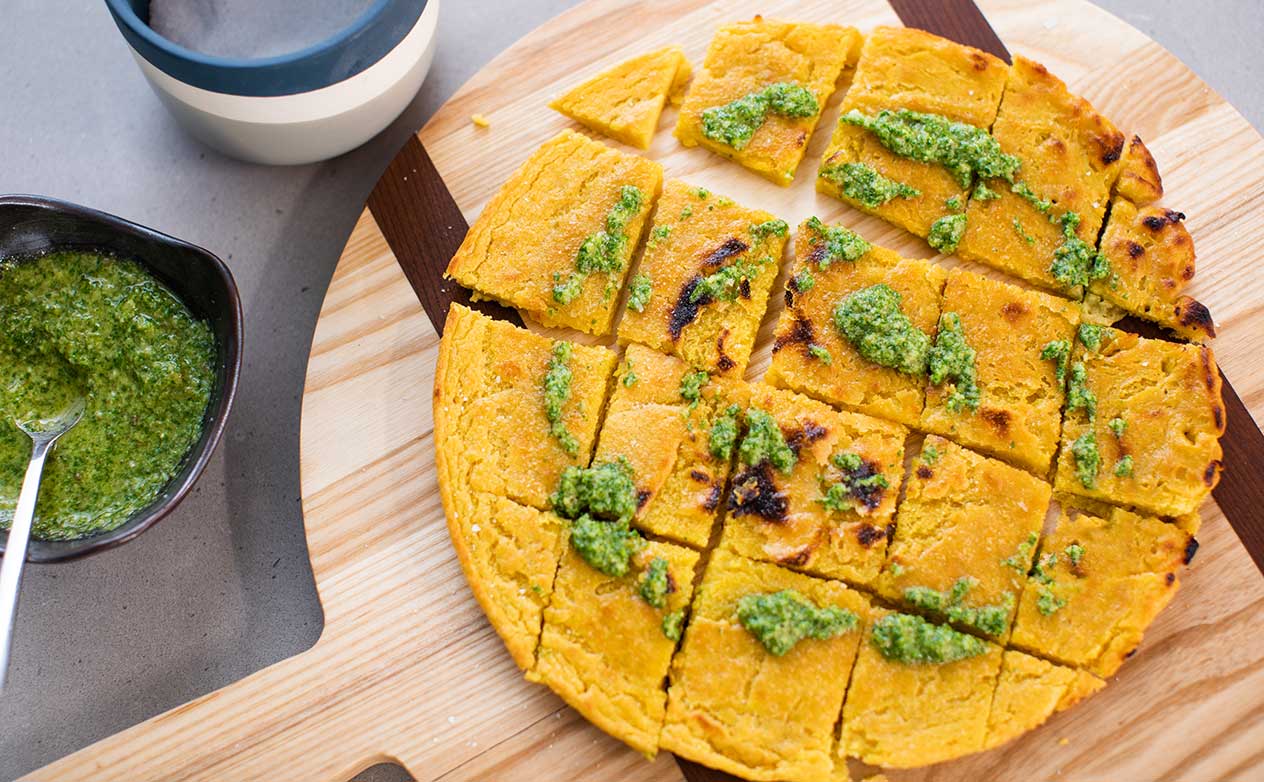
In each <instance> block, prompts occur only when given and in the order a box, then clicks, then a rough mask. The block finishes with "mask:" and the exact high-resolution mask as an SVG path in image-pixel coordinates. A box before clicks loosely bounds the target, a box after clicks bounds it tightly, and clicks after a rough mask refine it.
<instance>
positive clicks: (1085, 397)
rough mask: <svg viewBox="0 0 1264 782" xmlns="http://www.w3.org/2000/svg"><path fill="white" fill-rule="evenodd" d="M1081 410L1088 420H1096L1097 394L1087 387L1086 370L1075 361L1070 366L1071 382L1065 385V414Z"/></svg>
mask: <svg viewBox="0 0 1264 782" xmlns="http://www.w3.org/2000/svg"><path fill="white" fill-rule="evenodd" d="M1075 410H1083V411H1084V415H1086V416H1088V420H1090V421H1095V420H1097V394H1094V393H1093V389H1091V388H1089V387H1088V370H1087V369H1085V368H1084V364H1082V363H1081V362H1079V361H1077V362H1075V363H1074V364H1072V365H1071V380H1070V382H1069V383H1067V412H1068V413H1070V412H1072V411H1075Z"/></svg>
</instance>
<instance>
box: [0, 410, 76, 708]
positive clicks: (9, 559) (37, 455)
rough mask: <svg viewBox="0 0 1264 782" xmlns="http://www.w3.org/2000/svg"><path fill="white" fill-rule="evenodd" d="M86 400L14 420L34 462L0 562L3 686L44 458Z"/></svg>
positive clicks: (0, 674) (0, 670)
mask: <svg viewBox="0 0 1264 782" xmlns="http://www.w3.org/2000/svg"><path fill="white" fill-rule="evenodd" d="M83 409H84V399H83V397H80V398H78V399H76V400H75V401H74V402H72V403H71V404H70V406H69V407H68V408H66V410H65V411H64V412H62V413H61V414H60V415H58V416H56V417H55V418H44V419H40V420H36V421H15V422H14V423H16V424H17V427H18V428H19V429H21V430H22V431H23V432H26V434H27V436H28V437H30V438H31V443H32V448H31V461H30V462H29V463H28V464H27V466H26V477H25V478H24V479H23V480H22V491H21V493H20V494H18V506H17V509H16V510H15V511H14V513H13V524H12V525H10V527H9V539H8V541H6V543H5V546H4V561H3V563H0V689H4V682H5V679H6V677H7V675H8V672H9V647H10V645H11V643H12V640H13V619H14V617H15V616H16V615H17V611H18V587H19V586H20V584H21V583H22V566H23V565H24V564H26V544H27V543H28V542H29V541H30V539H31V525H32V524H33V523H34V521H35V499H36V497H38V496H39V486H40V478H41V476H43V474H44V459H46V458H47V457H48V452H49V451H51V450H52V448H53V443H55V442H57V438H59V437H61V436H62V435H63V434H65V433H66V432H69V431H70V430H71V429H73V428H74V426H75V424H77V423H79V419H80V418H82V417H83Z"/></svg>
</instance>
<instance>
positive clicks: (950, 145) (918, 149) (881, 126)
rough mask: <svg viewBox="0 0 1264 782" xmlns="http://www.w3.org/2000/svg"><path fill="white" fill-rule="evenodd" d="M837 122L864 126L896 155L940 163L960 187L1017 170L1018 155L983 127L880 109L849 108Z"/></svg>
mask: <svg viewBox="0 0 1264 782" xmlns="http://www.w3.org/2000/svg"><path fill="white" fill-rule="evenodd" d="M840 121H842V122H845V123H847V124H848V125H856V126H858V127H862V128H865V129H866V130H868V131H869V132H871V133H873V134H874V136H875V137H877V139H878V141H880V142H881V143H882V145H883V146H884V147H886V148H887V149H889V150H891V151H892V152H894V153H895V154H897V155H899V156H900V157H905V158H909V159H910V160H917V161H919V162H922V163H937V164H939V165H941V166H943V167H944V168H946V169H948V171H949V172H951V173H952V175H953V176H954V177H955V178H956V180H957V183H958V184H960V185H961V187H962V188H967V187H969V186H970V182H971V180H972V179H973V178H974V177H975V176H979V177H984V178H988V179H994V178H998V177H999V178H1001V179H1005V180H1013V178H1014V176H1015V175H1016V174H1017V173H1018V167H1019V160H1018V158H1016V157H1014V156H1013V155H1007V154H1005V153H1004V152H1002V151H1001V145H1000V143H998V142H997V140H996V139H994V138H992V136H991V135H990V134H989V133H988V132H987V131H986V130H984V129H982V128H976V127H975V126H974V125H967V124H966V123H964V122H953V121H952V120H950V119H948V118H947V117H943V116H940V115H938V114H923V113H920V112H916V111H909V110H907V109H901V110H899V111H888V110H886V109H883V110H882V111H879V112H878V113H877V114H876V115H873V116H866V115H864V114H862V113H861V112H860V111H858V110H856V109H852V110H851V111H849V112H847V113H846V114H844V115H843V116H842V117H841V120H840Z"/></svg>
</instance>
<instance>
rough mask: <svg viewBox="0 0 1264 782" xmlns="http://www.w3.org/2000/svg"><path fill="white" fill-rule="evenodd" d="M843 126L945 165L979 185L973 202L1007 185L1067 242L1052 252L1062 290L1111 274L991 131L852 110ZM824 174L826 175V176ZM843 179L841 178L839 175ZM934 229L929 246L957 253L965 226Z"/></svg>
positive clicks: (938, 119) (1073, 220)
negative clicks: (1022, 176)
mask: <svg viewBox="0 0 1264 782" xmlns="http://www.w3.org/2000/svg"><path fill="white" fill-rule="evenodd" d="M839 121H840V122H844V123H847V124H849V125H856V126H858V127H862V128H865V129H866V130H868V131H870V132H871V133H873V134H874V136H875V137H876V138H877V139H878V141H879V142H880V143H881V144H882V145H883V146H885V147H886V148H887V149H889V150H891V151H892V152H894V153H895V154H897V155H899V156H901V157H905V158H909V159H910V160H917V161H920V162H923V163H936V164H939V165H941V166H944V167H945V168H946V169H948V171H949V172H950V173H951V174H952V175H953V176H954V177H955V178H956V180H957V183H958V184H960V185H961V187H962V188H967V187H970V184H971V182H972V181H975V180H977V184H976V185H975V188H974V197H975V198H977V199H979V200H980V201H990V200H993V199H996V198H998V197H999V194H998V193H997V192H996V191H994V190H992V189H991V188H989V187H988V186H987V185H986V184H985V183H984V182H983V180H984V179H1002V180H1004V181H1006V182H1008V183H1009V185H1010V190H1011V191H1012V192H1013V193H1015V194H1016V195H1018V196H1019V197H1020V198H1022V199H1024V200H1025V201H1027V202H1028V203H1029V204H1031V206H1032V208H1034V209H1035V210H1036V211H1038V212H1040V213H1041V214H1043V215H1045V216H1046V217H1048V218H1049V220H1050V221H1051V222H1053V223H1054V224H1059V223H1060V224H1061V226H1062V234H1063V241H1062V244H1061V245H1060V246H1059V247H1058V248H1057V249H1056V250H1054V255H1053V262H1052V263H1051V265H1050V267H1049V272H1050V274H1052V275H1053V277H1054V278H1055V279H1056V280H1058V282H1060V283H1061V284H1062V285H1063V286H1065V287H1067V288H1074V287H1077V286H1086V285H1088V284H1089V283H1090V282H1092V281H1093V280H1098V279H1101V278H1103V277H1106V276H1107V275H1109V274H1110V264H1109V262H1108V261H1107V260H1106V257H1105V256H1104V255H1102V254H1101V253H1099V252H1097V250H1096V249H1095V248H1094V247H1093V246H1092V245H1090V244H1088V243H1087V242H1085V241H1084V240H1082V239H1080V238H1079V236H1078V235H1077V234H1076V229H1077V228H1078V227H1079V225H1080V216H1079V215H1078V214H1076V213H1075V212H1064V213H1063V214H1062V215H1061V216H1059V217H1057V218H1054V217H1053V215H1052V210H1053V203H1052V202H1050V201H1048V200H1046V199H1043V198H1040V197H1039V196H1038V195H1037V194H1036V193H1035V192H1034V191H1033V190H1032V189H1031V187H1029V186H1028V185H1027V184H1026V183H1025V182H1020V181H1018V179H1017V177H1018V170H1019V168H1020V167H1021V161H1020V160H1019V159H1018V158H1017V157H1016V156H1014V155H1010V154H1007V153H1005V152H1002V151H1001V145H1000V143H998V142H997V141H996V139H995V138H993V137H992V136H991V135H990V134H989V133H988V131H986V130H984V129H982V128H977V127H975V126H973V125H968V124H965V123H961V122H954V121H952V120H950V119H948V118H947V117H943V116H941V115H938V114H922V113H919V112H914V111H908V110H906V109H901V110H900V111H888V110H885V109H884V110H882V111H879V112H878V113H877V114H875V115H873V116H867V115H865V114H863V113H861V112H860V111H858V110H855V109H853V110H852V111H849V112H847V113H846V114H844V115H843V116H842V117H841V118H840V120H839ZM825 173H826V172H825V171H824V170H823V171H822V175H825ZM839 176H840V177H841V176H842V173H841V172H840V173H839ZM840 185H841V182H840ZM857 200H860V199H857ZM888 200H889V199H888ZM879 203H882V202H879ZM867 205H868V204H867ZM935 225H936V226H939V227H940V231H939V236H938V237H937V239H932V238H931V236H934V235H935V234H936V231H935V226H932V228H931V236H928V237H927V241H929V242H930V244H931V246H932V247H934V248H936V249H938V250H941V251H943V252H953V251H954V250H955V249H956V246H957V241H959V240H960V232H963V231H964V230H965V224H964V222H962V223H961V224H960V226H959V227H958V226H956V225H955V224H954V223H943V224H942V225H941V224H940V222H939V221H936V224H935ZM1014 228H1015V230H1017V231H1018V232H1019V234H1020V235H1021V236H1022V237H1023V239H1024V240H1026V241H1027V242H1028V243H1034V241H1035V240H1034V237H1032V236H1031V235H1030V234H1028V233H1027V232H1026V231H1025V230H1023V227H1022V226H1021V225H1020V224H1018V223H1017V222H1015V224H1014ZM953 230H955V231H958V233H957V239H956V240H952V241H949V239H950V237H951V235H952V234H951V233H950V231H953ZM937 242H939V243H937ZM949 248H951V249H949Z"/></svg>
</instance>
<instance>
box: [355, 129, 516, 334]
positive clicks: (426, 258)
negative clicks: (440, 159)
mask: <svg viewBox="0 0 1264 782" xmlns="http://www.w3.org/2000/svg"><path fill="white" fill-rule="evenodd" d="M369 211H370V212H372V213H373V220H374V221H375V222H376V223H377V227H378V228H379V229H380V230H381V231H382V236H384V237H386V243H387V244H388V245H390V248H391V252H392V253H393V254H394V255H395V260H397V261H399V265H400V266H401V267H402V268H403V270H404V276H405V277H407V278H408V282H409V284H410V285H412V286H413V291H414V292H415V293H416V294H417V298H418V299H420V300H421V306H422V307H423V308H424V309H425V310H426V315H427V316H428V317H429V318H430V322H431V324H433V325H434V328H435V332H436V333H438V334H439V335H440V336H442V335H443V321H444V319H446V318H447V317H448V309H449V308H450V307H451V306H452V303H453V302H456V303H458V304H464V305H465V306H467V307H471V308H473V309H476V310H478V311H480V312H482V313H484V314H486V315H489V316H491V317H493V318H499V319H501V320H507V321H510V322H511V323H514V324H516V325H519V326H521V325H522V319H521V318H520V317H518V313H517V312H515V311H514V310H511V309H509V308H508V307H504V306H502V305H500V304H497V303H495V302H490V301H479V302H473V301H471V300H470V292H469V291H467V290H466V289H465V288H462V287H461V286H460V285H457V284H456V283H455V282H454V281H452V280H447V279H444V277H443V272H444V270H446V269H447V268H448V261H450V260H451V259H452V256H453V255H454V254H455V253H456V251H457V248H458V247H460V246H461V240H462V239H464V238H465V232H466V231H468V230H469V224H467V223H466V222H465V216H464V215H463V214H461V208H460V207H458V206H457V205H456V201H455V200H453V198H452V193H450V192H449V191H448V186H447V185H445V184H443V178H442V177H441V176H439V171H438V169H436V168H435V164H434V162H433V161H431V159H430V155H428V154H427V153H426V148H425V147H423V146H422V145H421V141H420V139H418V138H417V137H416V136H409V137H408V141H406V142H405V143H404V146H403V148H402V149H400V151H399V153H398V154H397V155H395V159H394V160H392V161H391V164H390V165H389V166H387V168H386V171H385V172H384V173H383V174H382V178H381V179H379V180H378V181H377V184H376V185H374V187H373V192H372V193H369Z"/></svg>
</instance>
